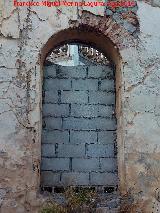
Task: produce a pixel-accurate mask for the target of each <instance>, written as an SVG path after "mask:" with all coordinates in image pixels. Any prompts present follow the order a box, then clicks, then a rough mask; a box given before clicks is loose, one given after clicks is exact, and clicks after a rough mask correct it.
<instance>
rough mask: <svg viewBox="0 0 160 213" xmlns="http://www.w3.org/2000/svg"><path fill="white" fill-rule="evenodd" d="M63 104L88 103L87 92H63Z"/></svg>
mask: <svg viewBox="0 0 160 213" xmlns="http://www.w3.org/2000/svg"><path fill="white" fill-rule="evenodd" d="M61 102H62V103H88V94H87V91H62V93H61Z"/></svg>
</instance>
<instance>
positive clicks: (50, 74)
mask: <svg viewBox="0 0 160 213" xmlns="http://www.w3.org/2000/svg"><path fill="white" fill-rule="evenodd" d="M44 77H45V78H55V77H56V65H51V66H45V67H44Z"/></svg>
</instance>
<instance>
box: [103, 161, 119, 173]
mask: <svg viewBox="0 0 160 213" xmlns="http://www.w3.org/2000/svg"><path fill="white" fill-rule="evenodd" d="M100 166H101V171H104V172H115V171H117V159H116V158H101V159H100Z"/></svg>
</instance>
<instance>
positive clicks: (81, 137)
mask: <svg viewBox="0 0 160 213" xmlns="http://www.w3.org/2000/svg"><path fill="white" fill-rule="evenodd" d="M96 142H97V132H95V131H71V133H70V143H74V144H81V143H88V144H89V143H96Z"/></svg>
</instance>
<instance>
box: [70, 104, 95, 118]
mask: <svg viewBox="0 0 160 213" xmlns="http://www.w3.org/2000/svg"><path fill="white" fill-rule="evenodd" d="M98 114H99V113H98V105H80V104H72V105H71V115H72V116H75V117H97V116H98Z"/></svg>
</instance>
